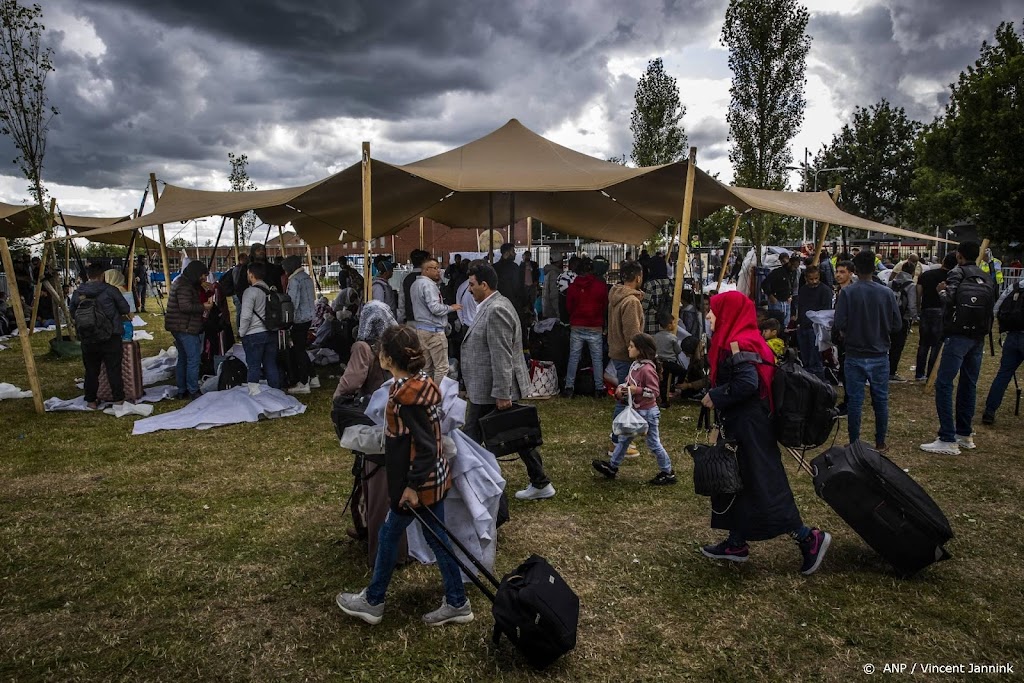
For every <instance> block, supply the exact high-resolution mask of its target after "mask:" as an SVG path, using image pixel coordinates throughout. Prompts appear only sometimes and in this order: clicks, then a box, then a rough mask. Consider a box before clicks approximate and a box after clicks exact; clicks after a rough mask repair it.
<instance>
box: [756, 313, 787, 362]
mask: <svg viewBox="0 0 1024 683" xmlns="http://www.w3.org/2000/svg"><path fill="white" fill-rule="evenodd" d="M759 327H760V328H761V336H762V337H764V340H765V341H766V342H768V347H769V348H770V349H771V350H772V352H773V353H774V354H775V362H778V361H780V360H782V355H783V354H784V353H785V352H786V342H784V341H782V339H781V338H779V330H781V329H782V325H780V324H779V321H778V320H776V319H775V318H765V319H764V320H762V321H761V324H760V326H759Z"/></svg>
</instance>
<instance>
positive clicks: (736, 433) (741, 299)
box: [701, 291, 832, 575]
mask: <svg viewBox="0 0 1024 683" xmlns="http://www.w3.org/2000/svg"><path fill="white" fill-rule="evenodd" d="M707 320H708V322H709V323H710V325H711V329H712V335H711V349H710V351H709V353H708V363H709V364H710V368H711V390H710V391H708V393H707V394H706V395H705V396H704V400H703V401H702V404H703V405H704V406H705V407H706V408H713V409H714V410H715V411H716V413H717V415H718V421H719V424H720V426H721V430H722V438H725V439H728V440H729V441H730V442H732V443H735V444H736V446H737V450H736V457H737V459H738V461H739V468H740V478H741V479H742V481H743V489H742V490H741V491H739V492H738V493H736V494H735V495H732V494H730V495H722V496H712V497H711V527H712V528H714V529H723V530H726V531H728V532H729V537H728V538H726V539H725V540H724V541H722V542H721V543H719V544H717V545H713V546H712V545H709V546H705V547H704V548H702V549H701V552H702V553H703V554H704V555H705V556H707V557H710V558H712V559H716V560H729V561H731V562H746V561H747V557H748V555H749V547H748V546H747V541H763V540H767V539H770V538H775V537H776V536H780V535H782V534H787V533H788V534H789V535H790V536H791V537H792V538H793V539H794V540H795V541H796V542H797V545H798V546H799V547H800V551H801V553H802V554H803V564H802V566H801V567H800V572H801V573H802V574H805V575H810V574H813V573H814V572H815V571H817V570H818V568H819V567H820V566H821V562H822V560H823V559H824V557H825V553H826V552H827V551H828V546H829V544H830V543H831V541H832V537H831V535H829V534H828V533H826V532H824V531H821V530H820V529H818V528H809V527H807V526H805V525H804V524H803V522H802V521H801V520H800V513H799V511H797V509H796V502H795V501H794V500H793V491H792V490H791V489H790V487H789V480H788V479H787V478H786V470H785V469H784V468H783V466H782V455H781V453H780V452H779V445H778V443H777V442H776V441H775V429H774V428H773V425H772V420H771V412H772V392H771V388H772V380H773V379H774V377H775V373H776V371H777V370H776V366H775V354H774V352H772V350H771V348H769V347H768V344H767V343H765V341H764V339H763V338H762V336H761V334H760V332H758V329H757V317H756V315H755V314H754V304H753V302H752V301H751V300H750V299H748V298H747V297H746V296H744V295H743V294H741V293H740V292H735V291H734V292H724V293H722V294H717V295H715V296H713V297H711V311H710V312H709V313H708V314H707ZM719 511H721V512H719Z"/></svg>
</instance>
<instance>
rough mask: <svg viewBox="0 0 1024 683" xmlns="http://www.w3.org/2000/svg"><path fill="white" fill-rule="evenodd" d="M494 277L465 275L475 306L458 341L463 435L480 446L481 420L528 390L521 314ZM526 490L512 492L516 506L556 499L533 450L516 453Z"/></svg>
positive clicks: (479, 270) (476, 271) (483, 267)
mask: <svg viewBox="0 0 1024 683" xmlns="http://www.w3.org/2000/svg"><path fill="white" fill-rule="evenodd" d="M497 287H498V275H497V273H495V272H494V268H492V267H491V266H490V265H488V264H486V263H482V264H477V265H474V266H472V267H471V268H470V269H469V291H470V292H471V293H472V295H473V299H474V300H475V301H476V302H477V304H478V307H477V309H476V316H475V318H474V319H473V324H472V325H470V327H469V330H468V331H467V332H466V337H465V339H463V341H462V368H463V370H462V372H463V376H464V378H465V381H466V397H467V398H468V399H469V400H468V406H467V408H466V424H465V427H464V428H463V430H464V431H465V433H466V435H467V436H468V437H469V438H471V439H473V440H474V441H476V442H477V443H481V442H482V440H483V439H482V437H481V432H480V424H479V420H480V418H482V417H484V416H486V415H488V414H490V413H492V412H493V411H495V410H507V409H508V408H511V407H512V402H513V401H515V400H516V399H519V398H522V397H523V396H524V395H525V394H526V392H527V391H528V389H529V386H530V377H529V374H528V373H527V371H526V362H525V361H524V360H523V333H522V328H521V327H520V324H519V313H518V312H517V311H516V309H515V306H513V305H512V302H511V301H509V300H508V299H507V298H505V297H504V296H502V295H501V293H499V292H498V291H497ZM519 457H520V458H521V459H522V461H523V463H524V464H525V465H526V473H527V475H528V476H529V477H530V485H529V486H527V487H526V488H525V489H523V490H522V491H517V492H516V498H518V499H519V500H541V499H543V498H550V497H552V496H553V495H555V487H554V486H552V485H551V480H550V479H548V477H547V475H546V474H545V473H544V463H543V462H542V461H541V457H540V451H539V450H537V449H536V448H530V449H527V450H523V451H519Z"/></svg>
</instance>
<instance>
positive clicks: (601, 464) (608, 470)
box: [590, 459, 619, 479]
mask: <svg viewBox="0 0 1024 683" xmlns="http://www.w3.org/2000/svg"><path fill="white" fill-rule="evenodd" d="M590 465H591V467H593V468H594V469H595V470H597V471H598V472H600V473H601V474H603V475H604V476H605V477H606V478H608V479H614V478H615V475H616V474H618V473H619V468H618V467H612V464H611V463H610V462H608V461H607V460H596V459H595V460H591V461H590Z"/></svg>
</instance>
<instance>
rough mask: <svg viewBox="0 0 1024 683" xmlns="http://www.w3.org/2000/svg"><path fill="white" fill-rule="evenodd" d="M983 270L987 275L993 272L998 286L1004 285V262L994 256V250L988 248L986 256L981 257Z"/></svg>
mask: <svg viewBox="0 0 1024 683" xmlns="http://www.w3.org/2000/svg"><path fill="white" fill-rule="evenodd" d="M980 268H981V271H982V272H983V273H985V274H986V275H989V274H990V273H991V274H992V278H993V279H994V280H995V282H996V286H998V287H1000V288H1001V287H1002V286H1003V262H1002V261H1000V260H999V259H997V258H995V257H993V256H992V250H991V249H986V250H985V256H984V257H983V258H982V259H981V266H980Z"/></svg>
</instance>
